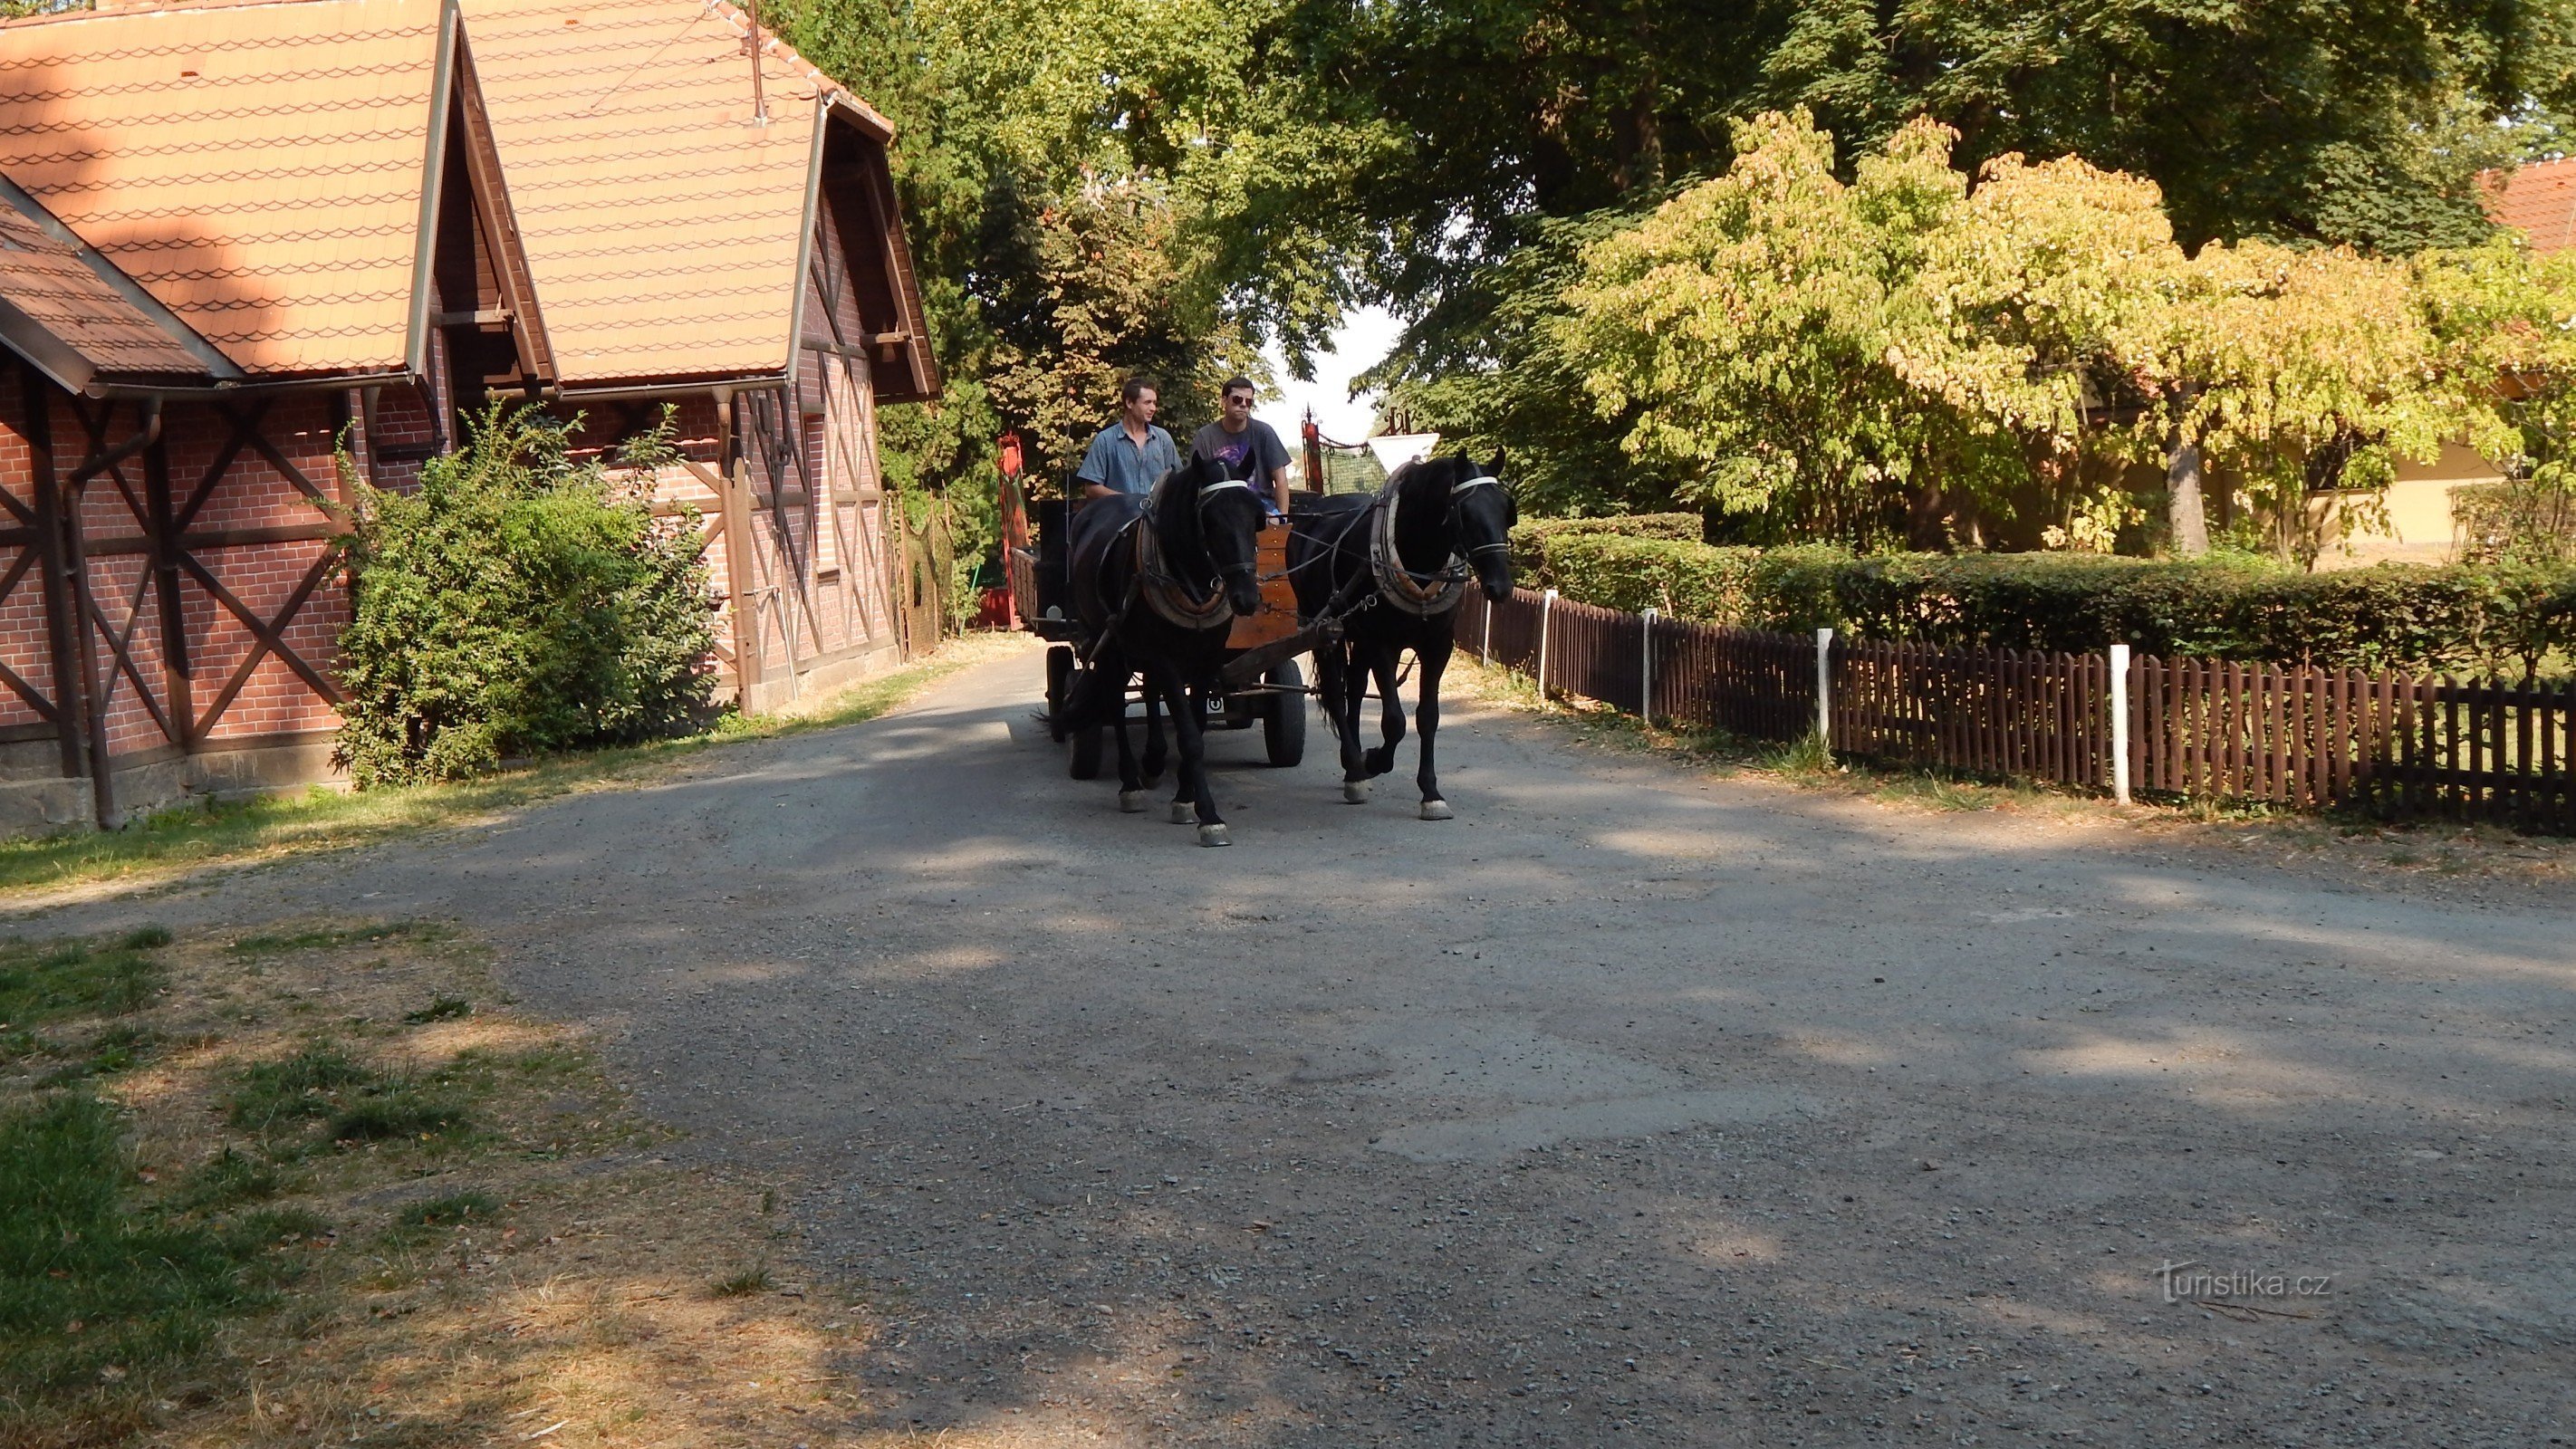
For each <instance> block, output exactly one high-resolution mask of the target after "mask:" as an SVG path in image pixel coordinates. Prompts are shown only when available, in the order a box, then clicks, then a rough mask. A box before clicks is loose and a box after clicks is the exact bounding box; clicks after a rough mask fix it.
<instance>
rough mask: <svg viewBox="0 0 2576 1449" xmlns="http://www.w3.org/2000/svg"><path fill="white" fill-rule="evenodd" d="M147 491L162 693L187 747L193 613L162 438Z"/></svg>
mask: <svg viewBox="0 0 2576 1449" xmlns="http://www.w3.org/2000/svg"><path fill="white" fill-rule="evenodd" d="M143 491H144V497H145V506H146V509H147V516H146V518H145V519H144V534H145V537H146V538H147V539H148V540H149V541H150V545H151V547H150V553H151V559H152V566H151V568H150V570H149V572H150V573H151V575H152V591H153V593H154V594H155V595H156V596H157V597H156V602H158V603H159V604H160V606H161V607H160V611H159V612H160V616H161V617H160V624H161V689H162V697H163V698H164V699H165V700H166V701H168V703H169V706H170V713H169V718H170V719H172V720H173V721H175V722H176V723H177V725H178V735H177V738H175V739H174V740H172V741H171V743H173V744H176V745H177V746H178V747H179V748H181V749H183V750H184V749H187V748H189V747H190V746H192V745H193V744H195V742H196V741H195V737H194V736H193V735H192V734H191V733H190V732H189V728H188V727H189V725H190V724H192V723H193V722H194V721H195V719H196V711H195V709H194V707H193V706H192V705H191V704H190V702H189V695H188V683H189V680H188V676H189V665H188V614H187V610H186V608H185V607H184V604H183V601H182V600H181V599H180V597H179V552H180V550H179V546H178V545H177V544H176V543H175V542H174V541H173V539H174V536H175V535H176V534H177V533H178V529H177V528H176V527H175V526H174V525H173V524H172V522H171V507H170V450H169V448H168V447H167V446H166V445H165V444H164V442H163V441H162V440H160V439H155V440H153V443H152V446H151V447H149V448H146V449H144V450H143Z"/></svg>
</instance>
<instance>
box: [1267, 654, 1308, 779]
mask: <svg viewBox="0 0 2576 1449" xmlns="http://www.w3.org/2000/svg"><path fill="white" fill-rule="evenodd" d="M1268 679H1269V682H1270V683H1272V684H1276V685H1279V686H1281V687H1282V688H1286V689H1304V688H1305V687H1306V676H1305V674H1304V672H1303V671H1301V670H1299V669H1298V668H1297V661H1296V660H1294V659H1282V660H1280V661H1279V662H1278V663H1276V664H1274V665H1272V666H1270V674H1269V676H1268ZM1263 703H1264V705H1266V706H1267V708H1266V709H1265V710H1264V712H1263V714H1262V716H1261V744H1262V747H1263V748H1264V749H1265V750H1267V751H1268V752H1269V754H1270V763H1271V764H1273V765H1275V766H1277V767H1278V768H1280V769H1282V770H1285V769H1289V768H1291V767H1293V766H1294V765H1296V763H1297V762H1298V761H1300V760H1303V759H1304V758H1306V696H1304V695H1302V694H1274V695H1271V696H1270V697H1269V698H1268V699H1267V700H1264V701H1263Z"/></svg>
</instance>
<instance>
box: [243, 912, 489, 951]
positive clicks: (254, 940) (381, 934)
mask: <svg viewBox="0 0 2576 1449" xmlns="http://www.w3.org/2000/svg"><path fill="white" fill-rule="evenodd" d="M454 934H456V933H455V932H454V931H453V930H451V929H449V928H448V927H446V926H443V925H441V924H439V923H438V922H436V921H377V922H373V923H371V924H368V925H364V926H349V927H344V928H343V927H329V926H316V927H311V928H308V929H305V930H301V931H277V932H271V933H268V934H264V935H252V936H244V937H242V938H241V939H240V940H237V941H235V942H233V943H232V944H231V945H229V946H226V947H225V948H224V949H225V950H227V951H230V952H232V953H233V954H234V955H236V956H282V955H284V954H286V953H287V952H289V951H327V950H330V949H332V948H334V947H338V946H360V945H366V944H369V943H371V942H375V941H391V940H398V939H405V938H408V939H411V940H415V941H439V940H445V939H446V938H447V937H449V936H452V935H454Z"/></svg>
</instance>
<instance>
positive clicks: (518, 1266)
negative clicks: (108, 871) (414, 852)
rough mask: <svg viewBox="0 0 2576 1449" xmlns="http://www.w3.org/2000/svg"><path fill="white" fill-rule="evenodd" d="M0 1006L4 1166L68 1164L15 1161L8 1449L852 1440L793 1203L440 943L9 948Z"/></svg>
mask: <svg viewBox="0 0 2576 1449" xmlns="http://www.w3.org/2000/svg"><path fill="white" fill-rule="evenodd" d="M30 962H38V963H50V964H45V965H44V966H43V969H41V970H37V969H33V968H31V967H30V966H29V964H28V963H30ZM11 963H15V965H14V966H13V965H12V964H11ZM0 1006H6V1007H8V1008H10V1010H11V1015H10V1017H9V1018H8V1021H9V1025H8V1026H6V1027H0V1043H5V1048H0V1137H9V1140H10V1141H12V1142H16V1143H21V1144H23V1143H26V1142H42V1143H50V1144H52V1145H53V1149H54V1150H53V1152H52V1155H51V1156H50V1157H47V1156H45V1155H44V1154H42V1153H38V1154H35V1155H33V1156H30V1155H28V1154H24V1153H22V1154H19V1155H16V1156H13V1157H12V1158H10V1159H8V1160H0V1206H14V1207H19V1208H27V1206H28V1204H34V1205H35V1206H34V1207H32V1208H28V1210H27V1211H25V1212H21V1213H18V1214H16V1216H17V1217H19V1218H20V1219H21V1222H20V1224H19V1226H21V1227H23V1226H25V1225H26V1223H28V1222H32V1221H34V1220H35V1219H37V1218H40V1217H41V1218H44V1222H45V1226H44V1227H43V1228H42V1230H41V1231H34V1232H10V1231H6V1230H0V1444H6V1445H10V1446H27V1449H74V1446H82V1449H86V1446H100V1445H119V1444H146V1443H148V1444H154V1445H169V1446H207V1449H212V1446H235V1445H243V1446H247V1445H261V1446H286V1445H311V1446H317V1449H318V1446H321V1445H324V1444H331V1445H352V1444H355V1445H377V1446H399V1445H418V1446H432V1445H438V1446H446V1445H456V1444H467V1443H483V1442H496V1443H532V1444H545V1445H561V1446H580V1445H621V1446H625V1445H631V1446H649V1445H683V1444H685V1445H736V1444H739V1445H753V1444H763V1445H767V1444H777V1445H787V1444H794V1443H799V1442H811V1443H815V1444H822V1443H830V1442H836V1441H838V1440H839V1439H840V1438H841V1435H840V1434H839V1433H838V1432H836V1429H835V1426H837V1425H839V1424H841V1423H843V1422H845V1421H846V1419H847V1418H848V1417H849V1415H850V1412H851V1410H852V1408H853V1406H854V1404H855V1396H854V1394H853V1393H852V1392H851V1391H850V1390H849V1389H848V1387H847V1386H846V1385H845V1383H844V1381H843V1380H842V1379H840V1378H839V1377H837V1376H835V1375H834V1374H833V1373H832V1372H831V1370H830V1367H829V1365H830V1363H831V1362H832V1361H833V1360H834V1359H836V1358H838V1357H840V1356H842V1355H846V1354H848V1353H850V1352H852V1351H853V1350H856V1349H858V1348H861V1347H863V1346H864V1345H865V1343H866V1341H867V1337H868V1330H867V1328H866V1326H865V1322H864V1319H863V1317H862V1316H861V1314H859V1313H858V1312H855V1311H853V1310H852V1309H851V1308H850V1307H848V1306H846V1300H841V1299H834V1298H832V1297H831V1296H830V1295H827V1294H825V1293H823V1292H821V1291H820V1290H819V1289H812V1290H810V1291H809V1287H808V1285H805V1284H803V1283H800V1282H798V1281H797V1275H796V1273H795V1272H793V1271H791V1270H790V1269H789V1267H787V1266H786V1265H788V1264H790V1263H792V1262H793V1261H795V1247H794V1243H793V1241H792V1232H791V1230H790V1229H789V1228H788V1227H787V1226H786V1223H785V1219H784V1217H783V1216H782V1215H780V1214H779V1213H778V1212H777V1211H776V1207H777V1200H776V1194H775V1192H774V1190H771V1189H767V1188H764V1187H761V1186H757V1185H742V1184H732V1183H727V1182H724V1181H721V1180H719V1179H717V1178H715V1177H713V1176H711V1175H710V1174H708V1173H705V1172H702V1171H698V1170H695V1169H692V1168H688V1167H684V1166H680V1165H677V1164H674V1163H672V1162H670V1161H667V1160H666V1159H665V1158H664V1156H663V1155H662V1154H661V1151H660V1149H661V1148H662V1146H663V1145H664V1144H665V1142H666V1140H667V1134H666V1133H665V1132H663V1131H662V1130H661V1129H658V1128H656V1127H654V1126H653V1125H652V1124H650V1123H648V1122H646V1121H645V1120H643V1119H642V1118H641V1117H639V1116H638V1115H637V1114H636V1113H635V1112H634V1110H633V1109H632V1107H631V1106H630V1105H629V1104H628V1102H627V1101H626V1100H625V1098H624V1097H623V1095H622V1094H621V1093H620V1092H619V1090H618V1089H617V1088H616V1087H615V1086H614V1085H613V1084H611V1082H610V1081H609V1080H608V1079H607V1077H606V1076H605V1075H604V1074H603V1073H602V1071H601V1069H600V1066H599V1063H598V1061H597V1059H596V1057H595V1056H594V1054H593V1052H592V1050H591V1048H590V1045H589V1043H588V1042H586V1041H585V1040H583V1039H582V1037H581V1036H580V1034H579V1033H578V1032H576V1031H575V1030H573V1029H571V1028H567V1027H562V1026H558V1025H554V1024H551V1023H545V1022H540V1021H537V1020H534V1019H532V1018H529V1017H527V1016H524V1015H521V1014H519V1013H516V1012H514V1011H513V1010H511V1007H510V1003H509V1001H508V1000H507V999H506V998H505V997H503V996H502V995H501V994H500V993H499V992H498V991H497V990H496V988H495V987H494V985H493V982H492V977H491V975H490V972H489V969H488V966H487V963H486V961H485V958H484V955H483V953H482V952H481V950H480V949H479V948H478V947H477V946H476V945H475V944H474V943H472V942H471V941H470V940H467V939H465V938H463V937H462V936H460V935H459V934H457V933H456V932H454V931H453V930H451V929H449V928H446V927H443V926H439V925H435V924H428V923H401V922H392V923H388V922H352V921H316V922H299V923H295V924H294V926H293V927H292V928H291V929H286V930H271V931H265V932H262V933H260V934H258V935H253V936H243V937H234V938H229V939H225V938H214V939H207V938H180V939H178V940H176V941H171V940H169V938H168V935H167V933H165V932H155V933H149V934H138V935H137V936H134V937H131V938H125V939H122V940H114V941H95V942H80V943H62V942H46V943H34V944H29V943H17V944H14V945H8V946H0ZM108 1038H114V1039H115V1040H114V1041H108V1040H107V1039H108ZM102 1043H105V1044H104V1045H102ZM67 1068H78V1069H79V1070H76V1071H69V1072H67V1070H66V1069H67ZM31 1124H32V1125H31ZM12 1133H14V1134H16V1135H15V1136H14V1137H12V1136H10V1134H12ZM84 1134H86V1135H84ZM38 1158H43V1160H42V1161H39V1160H37V1159H38ZM74 1198H78V1199H79V1200H78V1201H73V1199H74ZM46 1214H52V1216H50V1217H48V1216H46ZM66 1233H68V1234H69V1239H67V1238H66V1237H65V1236H64V1235H65V1234H66ZM69 1240H77V1242H78V1243H81V1244H86V1245H87V1246H85V1247H82V1248H80V1249H79V1251H80V1252H83V1253H86V1254H88V1256H87V1257H86V1258H83V1259H79V1260H78V1261H74V1260H73V1259H72V1258H65V1257H62V1256H61V1255H62V1254H63V1253H65V1252H66V1251H69V1250H68V1249H66V1248H64V1246H63V1244H64V1243H65V1242H66V1241H69ZM66 1265H68V1267H67V1266H66ZM100 1265H106V1267H105V1268H102V1267H101V1266H100ZM70 1268H78V1269H80V1270H81V1271H80V1272H78V1273H74V1272H72V1271H69V1269H70ZM110 1270H112V1271H110ZM74 1315H77V1316H74Z"/></svg>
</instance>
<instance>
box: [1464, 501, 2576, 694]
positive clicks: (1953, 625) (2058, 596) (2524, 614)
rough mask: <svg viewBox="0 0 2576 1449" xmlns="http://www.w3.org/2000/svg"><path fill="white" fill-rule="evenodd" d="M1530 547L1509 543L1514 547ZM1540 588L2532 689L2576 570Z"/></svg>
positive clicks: (2008, 570) (1817, 620) (1581, 551)
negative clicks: (2483, 677)
mask: <svg viewBox="0 0 2576 1449" xmlns="http://www.w3.org/2000/svg"><path fill="white" fill-rule="evenodd" d="M1519 541H1520V535H1519V534H1518V533H1517V532H1516V533H1515V535H1514V543H1515V545H1517V544H1518V543H1519ZM1531 562H1533V563H1534V564H1535V567H1534V568H1533V569H1532V570H1531V572H1532V573H1533V574H1534V575H1535V577H1534V578H1532V579H1531V580H1530V582H1532V583H1533V584H1535V585H1536V586H1538V587H1546V588H1554V589H1556V590H1558V591H1559V592H1560V593H1562V594H1563V595H1564V596H1565V597H1567V598H1570V599H1578V600H1581V601H1582V602H1584V603H1589V604H1598V605H1601V606H1603V607H1606V608H1614V609H1626V610H1630V611H1639V610H1643V609H1646V608H1648V607H1652V608H1655V609H1659V610H1661V611H1663V612H1665V613H1668V614H1678V615H1681V616H1684V617H1687V618H1695V619H1705V620H1709V621H1711V622H1715V623H1721V624H1732V625H1739V626H1744V627H1750V628H1758V629H1777V630H1786V631H1800V632H1802V631H1805V630H1809V629H1814V628H1819V627H1826V626H1830V627H1833V628H1836V629H1841V630H1847V631H1850V632H1852V633H1856V634H1859V635H1861V636H1863V637H1866V638H1873V639H1909V640H1916V641H1920V642H1923V643H1927V644H1940V645H1948V646H1974V645H1987V646H1992V647H1998V648H2013V649H2046V650H2052V651H2055V650H2063V651H2066V652H2069V653H2085V652H2091V651H2096V650H2100V649H2102V648H2104V647H2106V646H2108V645H2110V644H2113V643H2127V644H2129V645H2132V646H2133V647H2135V648H2137V649H2138V650H2139V651H2140V652H2142V653H2148V654H2156V655H2162V656H2175V655H2195V656H2201V657H2208V658H2223V659H2248V660H2271V661H2275V662H2279V663H2284V664H2314V665H2324V666H2328V667H2336V668H2340V667H2346V666H2350V667H2356V668H2362V669H2381V668H2402V669H2417V670H2423V669H2433V670H2457V671H2468V672H2475V673H2481V674H2489V675H2498V676H2514V677H2525V678H2527V677H2530V676H2532V675H2535V674H2538V673H2541V672H2545V671H2546V672H2555V671H2560V670H2565V669H2566V668H2568V667H2569V664H2570V662H2571V659H2576V569H2564V568H2556V569H2552V568H2536V567H2504V566H2483V567H2472V566H2464V565H2454V566H2448V567H2442V568H2426V567H2421V566H2410V565H2401V564H2382V565H2379V566H2377V567H2374V568H2366V569H2348V570H2342V571H2338V572H2333V573H2315V574H2311V573H2296V572H2292V571H2290V570H2287V569H2284V568H2281V567H2278V566H2276V565H2272V564H2270V563H2268V562H2264V561H2260V560H2253V559H2245V558H2231V557H2222V558H2216V559H2208V560H2200V561H2195V562H2188V563H2184V562H2148V561H2145V560H2139V559H2124V558H2109V557H2103V556H2100V555H2085V554H1919V553H1918V554H1886V555H1873V556H1869V557H1854V556H1853V555H1850V554H1848V553H1844V552H1841V551H1839V550H1836V549H1831V548H1823V547H1808V548H1787V549H1754V548H1717V547H1711V546H1708V545H1705V544H1699V543H1690V542H1683V541H1679V540H1675V539H1670V538H1654V537H1634V536H1622V535H1619V534H1613V533H1605V532H1600V531H1573V532H1558V533H1556V534H1554V535H1552V536H1550V537H1549V539H1548V541H1547V544H1546V546H1545V549H1544V552H1542V553H1539V554H1538V555H1537V557H1536V558H1535V559H1533V560H1531Z"/></svg>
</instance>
